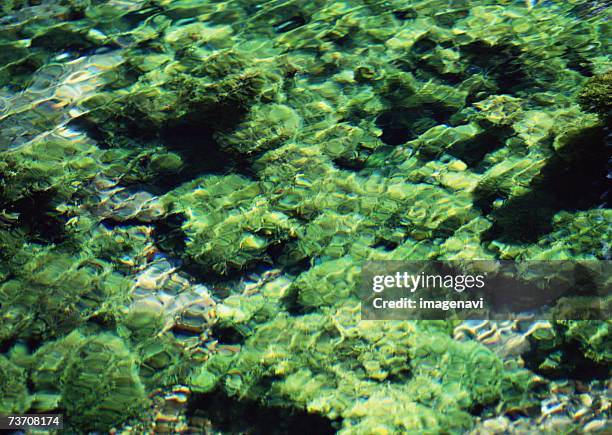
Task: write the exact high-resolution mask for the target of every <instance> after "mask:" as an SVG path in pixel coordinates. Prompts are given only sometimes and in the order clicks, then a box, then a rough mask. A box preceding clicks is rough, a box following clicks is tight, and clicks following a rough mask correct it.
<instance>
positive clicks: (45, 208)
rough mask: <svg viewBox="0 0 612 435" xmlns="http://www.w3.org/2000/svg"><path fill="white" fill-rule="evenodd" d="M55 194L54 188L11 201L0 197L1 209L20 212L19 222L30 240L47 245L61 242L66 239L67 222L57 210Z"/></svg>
mask: <svg viewBox="0 0 612 435" xmlns="http://www.w3.org/2000/svg"><path fill="white" fill-rule="evenodd" d="M55 194H56V193H55V192H54V191H52V190H47V191H37V192H33V193H31V194H30V195H29V196H27V197H25V198H22V199H20V200H18V201H15V202H10V203H9V202H6V201H3V199H2V198H1V197H0V210H5V211H6V212H8V213H17V214H19V219H18V221H17V224H18V225H19V226H20V228H21V229H22V230H24V232H25V233H26V234H28V240H29V241H33V242H37V243H42V244H45V245H48V244H52V243H60V242H62V241H64V240H65V239H66V232H65V223H66V222H65V220H64V219H63V218H61V217H60V216H59V215H58V213H57V211H55V206H54V205H53V199H54V197H55Z"/></svg>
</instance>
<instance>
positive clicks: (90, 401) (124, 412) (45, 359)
mask: <svg viewBox="0 0 612 435" xmlns="http://www.w3.org/2000/svg"><path fill="white" fill-rule="evenodd" d="M34 360H35V361H36V362H35V367H34V369H33V375H32V376H33V380H34V385H35V387H36V388H37V389H39V390H45V391H49V392H57V393H59V394H60V395H61V402H60V406H61V407H62V408H63V409H65V410H66V416H67V419H68V422H69V423H68V424H69V425H70V426H72V427H75V428H79V429H81V430H108V429H109V428H111V427H113V426H115V425H117V423H119V422H122V421H125V420H126V419H128V418H130V417H135V416H138V415H139V414H141V413H142V412H143V410H144V409H145V407H146V406H147V397H146V394H145V389H144V386H143V384H142V382H141V380H140V377H139V375H138V364H137V359H136V356H135V355H134V354H133V353H132V352H130V350H129V347H128V346H127V344H126V343H125V342H124V341H123V340H122V339H120V338H119V337H117V336H115V335H112V334H110V333H100V334H94V335H87V334H85V335H84V334H81V333H79V332H78V331H75V332H73V333H71V334H70V335H68V336H66V337H65V338H63V339H60V340H57V341H54V342H50V343H48V344H46V345H45V346H43V347H42V348H41V349H39V350H38V352H37V354H35V355H34Z"/></svg>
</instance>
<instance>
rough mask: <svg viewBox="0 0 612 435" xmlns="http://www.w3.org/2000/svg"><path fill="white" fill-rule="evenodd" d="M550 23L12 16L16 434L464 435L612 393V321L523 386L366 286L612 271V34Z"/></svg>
mask: <svg viewBox="0 0 612 435" xmlns="http://www.w3.org/2000/svg"><path fill="white" fill-rule="evenodd" d="M528 3H530V4H531V3H533V2H528ZM536 3H538V4H537V5H536V6H535V7H527V5H526V4H525V3H524V2H494V1H487V0H464V1H458V2H450V3H449V2H448V1H442V0H416V1H411V2H406V1H399V0H389V1H370V0H351V1H349V2H333V1H324V0H315V1H297V0H295V1H294V0H289V1H287V2H283V3H273V2H263V3H261V4H255V3H254V2H252V1H248V0H237V1H231V2H204V1H196V0H154V1H147V2H141V1H137V0H126V1H103V0H91V1H90V0H83V1H80V0H78V1H77V0H69V1H59V2H58V1H51V0H42V1H37V2H26V1H16V0H15V1H11V2H4V3H3V5H2V6H1V7H0V10H2V14H1V15H0V52H1V54H0V348H1V349H2V353H1V354H0V413H11V412H12V413H16V412H26V411H28V410H34V411H48V412H51V411H53V410H56V409H62V410H65V411H66V414H67V417H68V421H67V424H68V427H69V429H70V430H75V431H77V432H86V431H93V430H99V431H105V430H108V429H110V428H111V427H120V426H121V425H122V424H124V423H125V422H126V421H128V420H130V419H131V418H133V417H141V416H142V415H143V413H144V412H145V410H146V409H147V404H148V399H147V395H148V393H150V392H152V391H154V390H156V389H158V388H165V387H170V386H173V385H175V384H186V385H188V386H189V387H190V388H191V389H192V390H193V391H194V393H196V394H206V393H209V392H211V391H213V390H214V391H217V392H221V393H222V394H224V395H226V396H230V397H233V398H236V399H239V400H241V399H248V400H251V401H255V402H257V403H259V404H260V405H261V406H272V407H283V408H288V409H301V410H305V411H307V412H308V413H311V414H317V415H320V416H323V417H325V418H328V419H329V420H333V421H335V424H336V425H337V428H338V429H339V430H341V431H343V432H344V433H363V434H370V433H381V434H382V433H457V432H462V431H467V430H469V429H470V428H472V426H473V424H474V422H475V421H476V419H477V417H478V418H480V417H482V418H485V417H494V416H497V415H501V414H503V413H505V412H512V413H513V414H512V415H514V416H516V415H522V416H524V415H531V413H532V410H533V408H534V406H536V405H534V403H535V402H537V400H538V398H539V396H538V394H540V393H541V392H537V391H535V390H534V388H532V387H533V386H534V385H535V384H536V383H538V382H540V383H542V382H544V381H542V379H541V378H538V375H536V373H538V374H540V375H543V376H555V377H558V376H573V375H575V374H576V373H577V371H586V372H589V371H590V370H592V369H593V368H595V369H596V370H594V372H597V373H600V371H599V370H600V368H601V367H602V366H606V365H609V363H610V355H609V349H610V346H609V341H610V338H609V337H610V336H609V331H608V329H609V328H608V326H609V323H606V322H590V323H588V322H579V321H575V322H573V321H564V320H559V321H557V322H556V323H555V326H554V328H553V329H549V330H546V331H547V332H546V333H545V332H541V334H548V335H541V336H540V335H538V334H532V335H531V336H530V338H529V340H530V342H531V343H532V344H533V346H532V348H530V350H529V352H527V351H525V352H524V354H523V358H524V359H525V364H524V365H526V367H527V368H525V367H523V362H520V363H519V362H516V361H514V362H511V363H509V362H508V361H503V360H502V358H501V357H499V356H498V355H496V354H495V353H494V352H492V351H491V350H490V349H487V348H486V347H485V346H483V345H482V344H480V343H477V342H475V341H473V342H459V341H456V340H454V339H453V338H452V331H453V327H454V326H456V325H455V324H454V323H452V322H446V321H440V322H425V321H419V322H416V321H415V322H408V321H403V322H388V323H387V322H374V321H361V320H360V318H359V305H358V300H357V298H356V296H355V289H356V287H357V285H358V281H359V272H360V269H361V265H362V264H363V262H364V261H366V260H425V259H440V260H441V259H443V260H452V259H455V260H456V259H463V260H465V259H492V260H493V259H505V260H518V261H522V260H568V259H570V260H571V259H583V260H604V259H609V256H610V251H609V250H610V244H611V242H612V241H611V240H610V234H612V233H611V232H610V221H611V219H612V216H611V212H610V209H609V207H608V204H607V202H606V201H607V196H606V195H607V189H608V188H609V186H608V184H607V183H608V181H609V180H608V178H607V177H608V176H609V167H608V166H607V161H608V158H609V150H608V148H606V145H605V138H606V134H607V131H606V122H607V119H608V114H609V106H610V103H609V98H610V92H609V88H610V72H609V71H610V59H609V48H608V47H609V40H610V29H609V23H608V22H606V21H605V19H604V18H602V16H600V15H598V14H601V11H599V9H598V7H597V5H596V3H598V2H586V1H584V2H582V1H571V2H565V1H563V2H562V1H552V2H536ZM540 3H541V4H540ZM544 3H546V4H544ZM587 3H588V4H587ZM585 17H589V19H585ZM168 257H170V258H171V259H172V260H166V259H167V258H168ZM164 261H165V262H164ZM181 265H183V266H185V267H184V268H183V269H181ZM264 266H265V267H268V268H269V269H273V270H277V271H280V272H279V274H280V276H281V278H279V280H285V281H282V282H283V283H285V284H286V285H280V284H279V285H278V287H275V284H274V283H277V281H273V282H272V283H266V284H265V285H263V286H262V287H261V288H259V287H257V288H256V289H254V290H253V289H249V290H244V291H243V290H237V288H238V287H236V286H235V285H234V284H235V281H236V279H238V278H245V279H246V278H247V277H249V276H250V274H252V273H255V272H256V271H259V270H261V268H262V267H264ZM177 269H178V270H181V273H191V274H192V275H193V277H197V278H192V277H188V276H187V277H186V275H180V274H179V271H178V270H177ZM196 280H198V281H199V282H200V284H201V285H196V284H195V281H196ZM204 285H206V286H208V288H205V287H204ZM209 291H210V294H212V297H213V298H214V299H215V303H216V305H215V304H214V303H212V302H211V300H212V299H210V300H209V293H208V292H209ZM542 331H544V330H542ZM228 336H231V337H232V339H231V340H229V341H230V342H231V343H230V344H233V345H235V347H232V346H229V350H228V348H227V347H224V344H227V343H224V340H225V339H226V338H227V337H228ZM215 339H218V340H220V341H221V343H214V341H215ZM547 352H548V353H550V355H546V353H547ZM578 356H579V358H578ZM572 358H574V360H572ZM572 361H574V362H572ZM587 377H588V376H587ZM536 408H537V406H536ZM132 421H133V420H132Z"/></svg>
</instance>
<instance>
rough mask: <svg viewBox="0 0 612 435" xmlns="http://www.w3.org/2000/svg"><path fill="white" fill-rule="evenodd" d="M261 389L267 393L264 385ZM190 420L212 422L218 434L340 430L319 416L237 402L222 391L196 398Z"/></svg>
mask: <svg viewBox="0 0 612 435" xmlns="http://www.w3.org/2000/svg"><path fill="white" fill-rule="evenodd" d="M271 383H272V380H270V384H271ZM260 388H261V389H262V390H266V388H265V387H264V386H261V387H260ZM262 393H265V391H262ZM194 417H197V418H194ZM188 418H189V421H190V422H194V421H195V420H196V419H197V420H202V419H204V420H208V422H210V424H212V428H213V430H214V432H222V433H234V434H237V433H240V434H249V435H258V434H262V435H264V434H265V435H281V434H295V435H301V434H304V435H326V434H334V433H336V430H337V429H336V428H335V425H334V422H333V421H331V420H328V419H326V418H324V417H321V416H319V415H315V414H308V413H306V412H304V411H302V410H297V409H291V408H285V407H280V406H271V405H270V404H259V403H257V402H255V401H250V400H237V399H234V398H230V397H228V396H227V395H226V394H224V393H223V392H218V391H217V392H213V393H209V394H203V395H194V396H193V398H192V400H190V402H189V408H188ZM201 429H202V428H200V430H201ZM192 430H193V432H192V433H197V432H198V427H194V426H192Z"/></svg>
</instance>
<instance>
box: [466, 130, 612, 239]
mask: <svg viewBox="0 0 612 435" xmlns="http://www.w3.org/2000/svg"><path fill="white" fill-rule="evenodd" d="M606 139H607V138H606V131H605V129H604V128H601V127H598V128H593V129H590V130H588V131H585V132H584V134H583V135H581V136H579V137H577V138H575V139H574V141H573V142H572V143H570V144H568V145H567V147H566V151H565V153H564V155H563V156H560V155H559V154H555V155H554V156H553V157H551V158H550V159H549V161H548V163H547V164H546V165H545V166H544V167H543V168H542V170H541V171H540V174H539V175H538V176H537V177H536V178H535V179H534V180H533V181H532V182H531V185H530V188H531V190H530V192H529V193H527V194H525V195H521V196H517V197H514V198H512V199H510V200H508V201H507V202H506V203H505V204H504V205H503V206H502V207H501V208H499V209H497V210H493V209H492V202H493V201H494V200H495V199H496V198H498V197H500V196H502V197H503V192H495V191H490V190H484V189H479V188H477V189H476V190H475V191H474V203H475V204H476V206H478V207H479V208H480V209H481V210H482V211H483V212H484V213H485V214H488V217H489V218H491V219H492V220H493V221H494V224H493V227H492V228H491V229H490V230H489V231H488V233H487V234H486V235H485V240H501V241H505V242H510V243H512V242H519V243H520V242H527V243H533V242H536V241H537V240H538V239H539V238H540V237H541V236H542V235H544V234H547V233H549V232H550V231H551V230H552V218H553V216H554V215H555V214H556V213H558V212H559V211H561V210H568V211H578V210H589V209H591V208H594V207H608V205H609V204H608V200H607V198H606V192H607V191H608V190H609V188H610V184H609V181H610V180H609V179H608V178H607V177H608V174H609V171H610V168H609V159H610V158H611V155H610V151H611V148H610V146H609V144H608V143H607V141H606Z"/></svg>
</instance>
